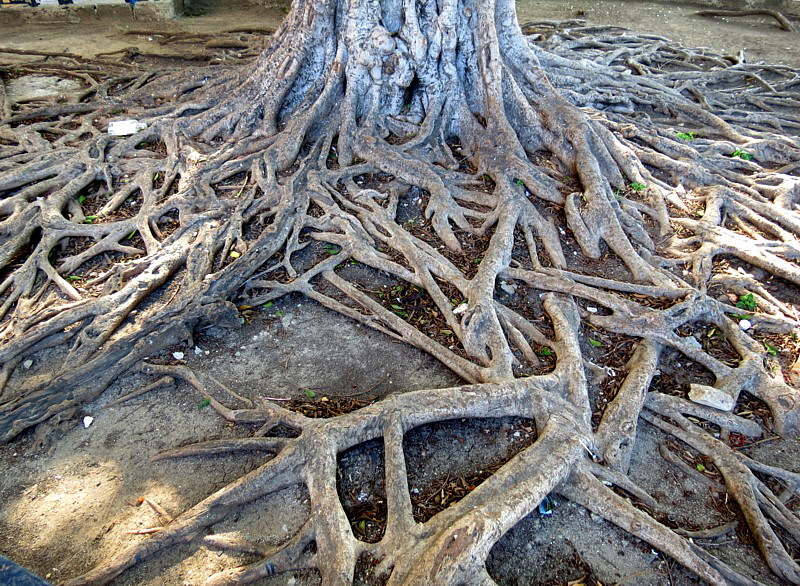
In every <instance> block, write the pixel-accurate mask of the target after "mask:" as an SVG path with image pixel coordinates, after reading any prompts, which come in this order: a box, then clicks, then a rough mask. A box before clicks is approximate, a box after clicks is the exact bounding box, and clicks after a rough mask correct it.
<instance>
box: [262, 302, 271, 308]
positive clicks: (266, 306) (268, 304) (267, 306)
mask: <svg viewBox="0 0 800 586" xmlns="http://www.w3.org/2000/svg"><path fill="white" fill-rule="evenodd" d="M261 307H263V308H264V309H269V308H270V307H272V301H267V302H266V303H265V304H264V305H262V306H261Z"/></svg>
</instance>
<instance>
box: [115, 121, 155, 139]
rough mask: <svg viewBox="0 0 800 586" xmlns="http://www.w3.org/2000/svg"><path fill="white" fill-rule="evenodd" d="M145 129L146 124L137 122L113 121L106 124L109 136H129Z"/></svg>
mask: <svg viewBox="0 0 800 586" xmlns="http://www.w3.org/2000/svg"><path fill="white" fill-rule="evenodd" d="M145 128H147V124H145V123H144V122H139V121H138V120H114V121H113V122H109V123H108V133H109V134H110V135H111V136H130V135H131V134H136V133H137V132H139V131H140V130H144V129H145Z"/></svg>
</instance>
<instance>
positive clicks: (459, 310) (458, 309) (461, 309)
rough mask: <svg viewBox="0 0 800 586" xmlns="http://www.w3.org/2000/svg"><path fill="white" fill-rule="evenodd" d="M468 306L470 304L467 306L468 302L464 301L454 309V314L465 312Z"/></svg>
mask: <svg viewBox="0 0 800 586" xmlns="http://www.w3.org/2000/svg"><path fill="white" fill-rule="evenodd" d="M467 307H468V306H467V304H466V303H462V304H461V305H459V306H458V307H456V308H455V309H454V310H453V314H454V315H458V314H459V313H464V312H465V311H467Z"/></svg>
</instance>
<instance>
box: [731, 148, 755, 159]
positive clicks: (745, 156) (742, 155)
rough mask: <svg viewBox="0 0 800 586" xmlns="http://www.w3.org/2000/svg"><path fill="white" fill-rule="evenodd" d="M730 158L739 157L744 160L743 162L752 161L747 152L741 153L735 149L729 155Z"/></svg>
mask: <svg viewBox="0 0 800 586" xmlns="http://www.w3.org/2000/svg"><path fill="white" fill-rule="evenodd" d="M731 156H732V157H739V158H740V159H744V160H745V161H752V160H753V155H752V154H751V153H748V152H747V151H743V150H742V149H736V150H735V151H733V153H732V154H731Z"/></svg>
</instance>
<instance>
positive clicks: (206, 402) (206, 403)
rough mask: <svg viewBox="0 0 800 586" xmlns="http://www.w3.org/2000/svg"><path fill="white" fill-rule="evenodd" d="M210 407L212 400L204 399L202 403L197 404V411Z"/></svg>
mask: <svg viewBox="0 0 800 586" xmlns="http://www.w3.org/2000/svg"><path fill="white" fill-rule="evenodd" d="M209 405H211V398H210V397H206V398H205V399H203V400H202V401H200V402H199V403H198V404H197V409H198V410H202V409H205V408H206V407H208V406H209Z"/></svg>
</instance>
